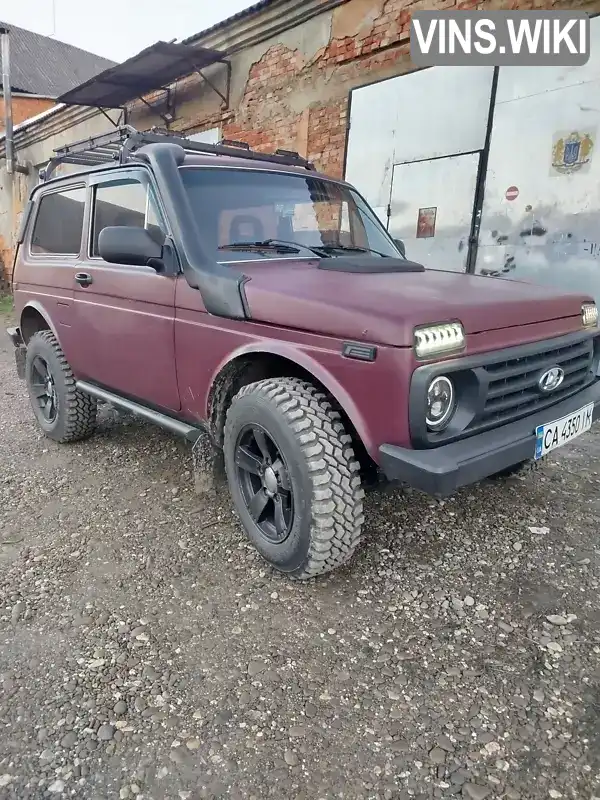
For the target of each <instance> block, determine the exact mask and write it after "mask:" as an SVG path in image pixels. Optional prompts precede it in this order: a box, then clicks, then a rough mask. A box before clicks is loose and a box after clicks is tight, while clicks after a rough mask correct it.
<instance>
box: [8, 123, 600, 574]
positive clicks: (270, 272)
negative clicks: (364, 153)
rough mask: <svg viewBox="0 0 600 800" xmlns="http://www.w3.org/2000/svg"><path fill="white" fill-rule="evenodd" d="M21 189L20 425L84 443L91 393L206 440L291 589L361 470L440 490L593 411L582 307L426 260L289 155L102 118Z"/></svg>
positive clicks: (337, 526) (350, 542)
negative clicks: (29, 423) (63, 168)
mask: <svg viewBox="0 0 600 800" xmlns="http://www.w3.org/2000/svg"><path fill="white" fill-rule="evenodd" d="M58 164H71V165H77V166H78V167H80V169H78V170H77V169H76V170H73V169H72V168H69V169H71V172H69V173H68V174H66V175H61V176H60V177H58V176H57V175H56V174H55V168H56V166H57V165H58ZM41 178H42V179H41V181H40V183H39V185H38V186H36V188H35V189H34V190H33V192H32V194H31V198H30V199H29V202H28V204H27V207H26V210H25V212H24V215H23V221H22V225H21V229H20V232H19V235H18V249H17V254H16V260H15V269H14V298H15V306H16V311H17V314H18V317H19V327H18V328H13V329H11V330H10V331H9V334H10V336H11V338H12V340H13V342H14V343H15V345H16V357H17V365H18V368H19V371H20V374H21V375H22V376H24V378H25V380H26V383H27V388H28V391H29V396H30V398H31V404H32V407H33V411H34V414H35V416H36V418H37V421H38V423H39V425H40V427H41V428H42V430H43V431H44V433H45V434H46V435H47V436H49V437H50V438H51V439H54V440H56V441H58V442H70V441H74V440H78V439H83V438H85V437H88V436H90V435H91V434H92V432H93V430H94V424H95V420H96V410H97V402H98V401H99V400H102V401H107V402H110V403H112V404H113V405H114V406H116V407H121V408H125V409H127V410H129V411H130V412H135V413H137V414H140V415H141V416H142V417H145V418H147V419H150V420H153V421H154V422H156V423H157V424H158V425H162V426H163V427H164V428H167V429H169V430H171V431H174V432H176V433H179V434H182V435H183V436H185V437H186V438H187V439H188V440H190V441H191V442H195V441H196V440H197V439H198V437H199V436H201V435H202V434H203V432H206V431H207V432H208V434H209V435H210V437H211V439H212V442H213V443H214V445H215V447H216V448H219V449H220V451H221V452H222V454H223V460H224V464H225V471H226V475H227V480H228V483H229V488H230V492H231V496H232V499H233V503H234V504H235V508H236V510H237V513H238V515H239V517H240V519H241V522H242V524H243V527H244V528H245V530H246V532H247V535H248V536H249V538H250V539H251V541H252V542H253V543H254V545H255V546H256V548H257V549H258V550H259V551H260V553H261V554H262V555H263V556H264V558H265V559H266V560H267V561H269V562H270V563H271V564H272V565H273V566H274V567H276V568H277V569H279V570H281V571H283V572H286V573H288V574H289V575H290V576H293V577H295V578H309V577H311V576H315V575H318V574H320V573H324V572H327V571H329V570H331V569H332V568H334V567H336V566H338V565H340V564H342V563H344V562H345V561H347V559H348V558H349V557H350V556H351V555H352V553H353V552H354V550H355V548H356V546H357V545H358V543H359V540H360V536H361V528H362V527H363V520H364V517H363V496H364V488H363V481H365V480H367V479H368V478H369V476H373V475H374V474H377V475H382V476H384V477H385V478H387V479H389V480H393V481H401V482H403V483H405V484H408V485H410V486H412V487H415V488H417V489H419V490H422V491H425V492H428V493H432V494H436V495H448V494H450V493H452V492H454V491H455V490H456V489H457V488H459V487H461V486H464V485H466V484H470V483H473V482H476V481H479V480H481V479H483V478H486V477H488V476H494V475H498V474H501V473H506V472H507V471H511V470H513V469H514V468H515V467H516V466H518V465H521V464H523V463H526V462H532V463H534V462H535V461H537V460H539V459H540V458H541V457H543V456H544V455H545V454H546V453H548V452H550V451H551V450H553V449H555V448H556V447H559V446H560V445H563V444H564V443H565V442H568V441H570V440H572V439H573V438H574V437H575V436H578V435H579V434H581V433H582V432H584V431H586V430H588V429H589V428H590V426H591V425H592V422H593V421H594V420H595V419H596V418H597V417H598V414H599V413H600V412H599V403H600V382H599V380H598V378H599V361H600V338H599V331H598V313H597V309H596V305H595V303H594V301H593V299H592V297H589V296H586V295H582V294H562V293H558V292H557V291H555V290H553V289H551V288H548V287H544V286H539V285H529V284H525V283H521V282H517V281H513V280H507V279H502V278H489V277H481V276H474V275H467V274H456V273H452V272H448V271H443V270H437V269H425V268H424V267H423V266H422V265H420V264H416V263H414V262H412V261H410V260H408V259H407V258H406V255H405V253H404V251H403V246H402V243H401V242H399V241H394V240H393V239H391V238H390V236H389V234H388V233H387V231H386V229H385V227H384V226H383V225H382V223H381V222H380V221H379V219H378V218H377V216H376V214H375V213H374V211H372V209H371V208H370V207H369V205H368V204H367V202H366V201H365V200H364V199H363V197H362V196H361V195H360V194H359V192H358V191H357V190H356V189H355V188H354V187H353V186H351V185H350V184H348V183H346V182H344V181H342V180H334V179H332V178H328V177H327V176H325V175H322V174H319V173H318V172H317V171H316V170H315V169H314V168H313V165H312V164H310V163H309V162H307V161H306V160H304V159H303V158H301V157H300V156H299V155H298V154H296V153H293V152H288V151H281V150H280V151H277V152H276V153H273V154H271V155H266V154H260V153H257V152H254V151H252V150H250V149H249V148H248V147H247V145H243V144H241V143H234V142H222V143H221V144H219V145H207V144H199V143H196V142H193V141H190V140H188V139H186V138H185V137H177V136H173V135H168V134H165V133H160V132H156V131H154V132H146V133H138V132H136V131H134V130H133V129H130V128H123V129H119V130H117V131H115V132H114V133H111V134H107V135H104V136H101V137H96V138H95V139H91V140H87V141H85V142H79V143H75V144H73V145H70V146H68V147H65V148H63V149H59V150H57V151H56V153H55V157H54V158H53V159H52V160H51V161H50V163H49V164H48V167H47V169H46V170H45V171H44V173H43V174H42V175H41ZM440 267H443V265H440Z"/></svg>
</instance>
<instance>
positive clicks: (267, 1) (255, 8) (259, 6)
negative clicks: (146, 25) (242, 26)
mask: <svg viewBox="0 0 600 800" xmlns="http://www.w3.org/2000/svg"><path fill="white" fill-rule="evenodd" d="M273 2H274V0H259V2H258V3H254V5H251V6H248V8H244V9H243V10H242V11H238V13H237V14H233V15H232V16H231V17H227V19H223V20H221V22H217V24H216V25H212V26H211V27H210V28H205V29H204V30H203V31H200V32H199V33H195V34H193V36H188V38H187V39H184V40H183V44H193V43H194V42H195V41H197V40H198V39H200V38H201V37H203V36H206V35H207V34H208V33H213V32H214V31H217V30H219V29H220V28H226V27H227V26H228V25H231V23H232V22H236V21H237V20H239V19H244V17H251V16H252V14H256V13H257V12H259V11H262V10H263V9H264V8H267V7H268V6H270V5H271V3H273Z"/></svg>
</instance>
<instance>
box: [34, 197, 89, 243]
mask: <svg viewBox="0 0 600 800" xmlns="http://www.w3.org/2000/svg"><path fill="white" fill-rule="evenodd" d="M85 196H86V189H85V187H84V186H82V187H81V188H77V189H68V190H65V191H64V192H52V193H51V194H45V195H43V197H42V199H41V200H40V203H39V208H38V213H37V215H36V218H35V223H34V226H33V232H32V234H31V252H32V253H34V254H36V255H63V256H76V255H78V254H79V251H80V248H81V233H82V231H83V212H84V209H85Z"/></svg>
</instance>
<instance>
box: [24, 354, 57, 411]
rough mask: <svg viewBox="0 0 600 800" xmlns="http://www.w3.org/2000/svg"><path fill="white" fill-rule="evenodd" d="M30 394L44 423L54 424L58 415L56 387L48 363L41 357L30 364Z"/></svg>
mask: <svg viewBox="0 0 600 800" xmlns="http://www.w3.org/2000/svg"><path fill="white" fill-rule="evenodd" d="M31 394H32V395H33V399H34V401H35V402H36V403H37V405H38V408H39V410H40V413H41V415H42V417H43V418H44V419H45V420H46V422H48V423H52V422H54V421H55V420H56V416H57V414H58V398H57V396H56V386H55V384H54V378H53V377H52V373H51V371H50V367H49V366H48V362H47V361H45V359H43V358H42V357H41V356H36V357H35V358H34V359H33V362H32V364H31Z"/></svg>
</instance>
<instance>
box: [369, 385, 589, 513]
mask: <svg viewBox="0 0 600 800" xmlns="http://www.w3.org/2000/svg"><path fill="white" fill-rule="evenodd" d="M590 403H594V416H593V420H594V422H595V421H596V420H598V419H599V418H600V381H596V383H594V384H592V386H589V387H588V388H587V389H584V390H583V391H581V392H579V393H578V394H576V395H573V397H569V398H568V399H567V400H563V401H562V402H561V403H557V404H556V405H555V406H551V407H550V408H545V409H544V410H543V411H540V412H538V413H536V414H532V415H531V416H529V417H525V418H524V419H520V420H517V421H516V422H511V423H508V424H507V425H502V426H501V427H499V428H495V429H493V430H491V431H486V432H485V433H480V434H475V435H474V436H471V437H469V438H467V439H462V440H461V441H458V442H452V443H451V444H447V445H443V446H442V447H436V448H432V449H429V450H408V449H406V448H403V447H397V446H396V445H393V444H383V445H381V447H380V448H379V458H380V466H381V469H382V471H383V473H384V475H385V476H386V478H388V480H394V481H402V482H403V483H406V484H408V485H409V486H412V487H413V488H415V489H420V490H421V491H423V492H427V493H428V494H432V495H438V496H442V497H445V496H448V495H450V494H452V493H453V492H454V491H456V490H457V489H460V488H461V487H462V486H468V485H469V484H471V483H477V482H478V481H480V480H483V479H484V478H487V477H489V476H490V475H494V474H495V473H497V472H500V471H501V470H503V469H506V468H507V467H511V466H513V465H514V464H518V463H520V462H521V461H527V460H529V459H532V458H533V457H534V454H535V429H536V428H537V426H538V425H544V424H546V423H548V422H552V421H553V420H556V419H560V418H561V417H564V416H566V415H567V414H571V413H573V412H574V411H577V410H578V409H580V408H582V407H583V406H586V405H588V404H590Z"/></svg>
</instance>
